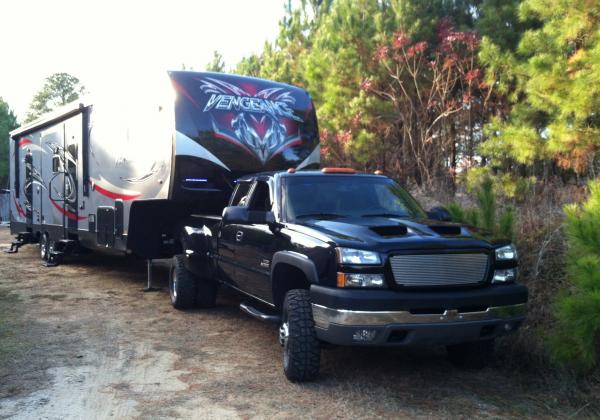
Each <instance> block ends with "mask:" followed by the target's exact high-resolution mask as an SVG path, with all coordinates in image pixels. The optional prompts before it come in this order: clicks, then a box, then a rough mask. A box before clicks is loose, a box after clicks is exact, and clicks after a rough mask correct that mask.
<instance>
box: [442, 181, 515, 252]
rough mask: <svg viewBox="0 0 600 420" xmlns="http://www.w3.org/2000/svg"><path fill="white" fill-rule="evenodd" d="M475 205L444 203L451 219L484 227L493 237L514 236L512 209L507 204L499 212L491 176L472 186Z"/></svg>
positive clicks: (508, 238)
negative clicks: (463, 205)
mask: <svg viewBox="0 0 600 420" xmlns="http://www.w3.org/2000/svg"><path fill="white" fill-rule="evenodd" d="M473 192H474V194H475V198H476V200H475V201H476V203H477V206H476V207H470V208H464V207H462V206H461V205H460V204H458V203H450V204H448V205H446V209H447V210H448V212H449V213H450V217H451V218H452V221H454V222H458V223H467V224H469V225H472V226H476V227H478V228H481V229H484V230H485V231H487V232H488V233H490V234H491V235H492V236H493V237H494V239H505V240H512V239H513V237H514V224H515V218H514V209H513V208H512V207H511V206H507V207H506V208H504V209H503V210H502V211H501V212H500V211H499V206H498V204H497V202H496V189H495V187H494V182H493V180H492V178H490V177H489V176H486V177H484V178H482V179H481V181H480V182H479V184H478V186H476V187H474V188H473Z"/></svg>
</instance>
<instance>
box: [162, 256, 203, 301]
mask: <svg viewBox="0 0 600 420" xmlns="http://www.w3.org/2000/svg"><path fill="white" fill-rule="evenodd" d="M197 293H198V279H197V278H196V276H194V274H193V273H191V272H190V271H188V269H187V268H185V265H184V256H183V255H175V256H174V257H173V262H172V264H171V271H170V273H169V294H170V296H171V304H172V305H173V307H174V308H175V309H191V308H193V307H194V306H195V304H196V295H197Z"/></svg>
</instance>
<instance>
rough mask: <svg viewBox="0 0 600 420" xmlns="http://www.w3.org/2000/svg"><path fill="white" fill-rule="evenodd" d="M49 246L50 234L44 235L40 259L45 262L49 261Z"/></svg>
mask: <svg viewBox="0 0 600 420" xmlns="http://www.w3.org/2000/svg"><path fill="white" fill-rule="evenodd" d="M48 244H49V240H48V234H47V233H44V234H43V235H42V238H41V239H40V258H41V259H42V260H44V261H45V260H47V259H48Z"/></svg>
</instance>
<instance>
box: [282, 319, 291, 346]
mask: <svg viewBox="0 0 600 420" xmlns="http://www.w3.org/2000/svg"><path fill="white" fill-rule="evenodd" d="M289 336H290V327H289V325H288V323H287V322H283V323H282V324H281V326H280V327H279V344H281V347H285V346H286V344H287V342H288V338H289Z"/></svg>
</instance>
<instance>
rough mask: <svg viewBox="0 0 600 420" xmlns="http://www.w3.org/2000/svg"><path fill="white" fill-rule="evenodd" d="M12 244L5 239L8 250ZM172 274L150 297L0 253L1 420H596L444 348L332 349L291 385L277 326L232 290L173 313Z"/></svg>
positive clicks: (569, 401)
mask: <svg viewBox="0 0 600 420" xmlns="http://www.w3.org/2000/svg"><path fill="white" fill-rule="evenodd" d="M10 239H11V238H10V235H9V232H8V229H6V228H4V227H1V228H0V248H6V247H7V246H8V245H9V243H10ZM166 276H167V270H166V268H165V267H162V268H161V267H159V268H157V269H156V275H155V278H157V283H158V285H160V286H162V287H163V288H164V289H163V290H161V291H159V292H155V293H143V292H142V288H143V286H144V284H145V266H144V264H143V262H140V261H135V260H131V259H125V258H115V257H108V256H100V255H90V256H86V257H81V258H77V259H76V260H70V261H68V262H67V263H66V264H64V265H61V266H59V267H55V268H46V267H43V266H42V265H41V263H40V260H39V257H38V250H37V247H36V246H34V245H29V246H26V247H23V248H22V249H21V251H20V252H19V253H18V254H13V255H9V254H4V253H0V418H24V419H25V418H27V419H29V418H44V419H55V418H56V419H58V418H86V419H88V418H109V417H113V418H173V417H179V418H292V417H294V418H295V417H310V418H350V417H352V418H360V417H386V418H391V417H393V418H401V417H409V418H438V417H445V418H472V417H479V418H489V417H493V418H499V417H508V418H514V417H523V416H529V417H571V416H572V417H581V416H595V415H600V411H597V410H598V405H597V400H594V401H591V400H590V401H586V400H585V399H584V400H582V399H581V398H572V393H570V392H569V390H566V389H564V388H565V386H564V384H562V383H561V382H560V381H559V379H556V380H554V379H552V377H551V379H548V376H547V375H541V374H540V373H539V372H538V370H537V369H536V368H530V369H527V368H525V369H523V368H522V367H520V368H519V369H517V368H515V366H516V365H515V364H514V363H512V361H511V360H510V359H509V358H507V357H502V356H501V357H499V359H498V360H497V361H496V362H495V364H494V366H492V367H489V368H486V369H484V370H481V371H463V370H459V369H456V368H454V367H452V366H451V365H450V364H449V363H448V362H447V361H446V359H445V354H444V352H443V350H442V349H425V350H423V349H419V350H395V349H355V348H354V349H353V348H335V349H327V350H324V351H323V357H322V373H321V378H320V379H319V380H318V381H316V382H313V383H309V384H293V383H290V382H288V381H287V380H286V379H285V377H284V375H283V372H282V366H281V350H280V348H279V346H278V344H277V339H276V335H277V334H276V326H274V325H269V324H263V323H260V322H259V321H256V320H254V319H251V318H249V317H248V316H246V315H244V314H243V313H241V312H240V310H239V308H238V305H239V303H240V298H239V297H238V296H237V295H234V294H233V293H231V292H229V293H228V292H222V293H221V295H220V297H219V301H218V306H217V307H216V308H215V309H211V310H198V311H188V312H180V311H176V310H174V309H173V308H172V307H171V305H170V303H169V299H168V293H167V290H166ZM508 339H510V338H508ZM501 350H502V349H501ZM595 391H596V390H588V392H589V393H590V395H593V393H594V392H595ZM577 395H581V393H578V394H577ZM570 396H571V397H570Z"/></svg>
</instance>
